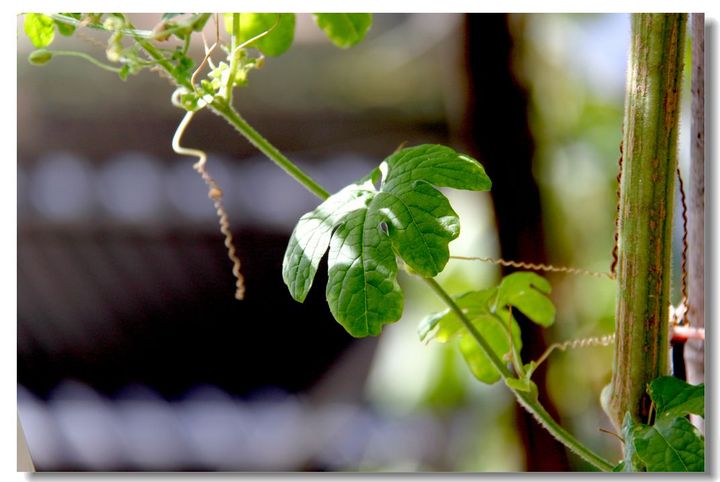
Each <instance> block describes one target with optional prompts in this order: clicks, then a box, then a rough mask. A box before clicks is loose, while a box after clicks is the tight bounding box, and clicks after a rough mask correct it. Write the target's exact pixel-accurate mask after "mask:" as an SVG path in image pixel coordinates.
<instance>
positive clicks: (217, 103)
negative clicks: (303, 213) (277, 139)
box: [209, 97, 330, 201]
mask: <svg viewBox="0 0 720 482" xmlns="http://www.w3.org/2000/svg"><path fill="white" fill-rule="evenodd" d="M209 107H210V108H211V109H212V110H213V111H215V113H217V114H219V115H220V116H221V117H223V118H224V119H225V120H226V121H228V122H229V123H230V125H232V126H233V127H234V128H235V129H236V130H237V131H238V132H239V133H240V134H242V136H243V137H245V138H246V139H247V140H248V141H250V144H252V145H253V146H255V147H257V148H258V149H259V150H260V151H261V152H262V153H263V154H265V155H266V156H267V157H268V158H270V160H271V161H273V162H274V163H275V164H277V165H278V166H279V167H280V168H281V169H282V170H284V171H285V172H287V173H288V174H289V175H290V176H292V178H293V179H295V180H296V181H297V182H299V183H300V184H302V185H303V186H304V187H305V189H307V190H308V191H310V192H311V193H313V194H314V195H316V196H317V197H319V198H320V199H322V200H323V201H324V200H325V199H327V198H329V197H330V193H329V192H327V191H326V190H325V189H323V188H322V186H320V184H318V183H317V182H315V180H313V179H312V178H311V177H310V176H308V175H307V174H305V173H304V172H303V171H302V169H300V168H299V167H297V166H296V165H295V164H294V163H293V162H292V161H291V160H290V159H288V158H287V157H285V156H284V155H283V154H282V153H281V152H280V151H279V150H278V149H277V148H276V147H275V146H273V145H272V144H271V143H270V142H269V141H268V140H267V139H265V138H264V137H263V136H262V135H261V134H260V133H259V132H258V131H256V130H255V129H254V128H253V127H252V126H251V125H250V124H248V123H247V121H246V120H245V119H243V118H242V116H241V115H240V114H239V113H238V111H236V110H235V109H234V108H233V107H232V106H231V105H230V104H228V103H227V102H226V101H225V100H224V99H219V98H217V97H216V98H215V100H214V101H213V102H212V103H211V104H209Z"/></svg>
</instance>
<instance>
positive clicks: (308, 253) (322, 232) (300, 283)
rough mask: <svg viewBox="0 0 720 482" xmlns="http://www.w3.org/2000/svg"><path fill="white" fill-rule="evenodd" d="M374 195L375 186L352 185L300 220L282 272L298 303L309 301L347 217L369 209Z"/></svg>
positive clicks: (286, 252) (290, 243) (286, 251)
mask: <svg viewBox="0 0 720 482" xmlns="http://www.w3.org/2000/svg"><path fill="white" fill-rule="evenodd" d="M373 192H374V187H373V186H372V183H371V182H366V183H358V184H351V185H349V186H347V187H345V188H344V189H342V190H341V191H339V192H337V193H336V194H334V195H332V196H330V197H329V198H328V199H327V200H325V202H323V203H322V204H320V205H319V206H318V207H317V208H315V209H314V210H313V211H310V212H309V213H307V214H305V215H303V216H302V217H301V218H300V221H298V223H297V225H296V226H295V229H294V230H293V233H292V235H291V236H290V242H289V243H288V247H287V249H286V250H285V258H284V260H283V269H282V275H283V281H285V284H286V285H287V287H288V289H289V290H290V295H291V296H292V297H293V298H294V299H295V300H296V301H299V302H301V303H302V302H303V301H305V297H306V296H307V294H308V292H309V291H310V288H311V287H312V283H313V280H314V278H315V273H316V272H317V268H318V265H319V264H320V260H321V259H322V257H323V256H324V255H325V252H326V251H327V249H328V246H329V244H330V237H331V235H332V231H333V229H334V228H335V226H336V225H337V224H338V223H339V222H340V221H341V220H342V219H343V217H344V216H345V215H346V214H347V213H349V212H351V211H355V210H358V209H361V208H363V207H366V204H367V202H368V201H369V200H370V198H371V196H372V194H373Z"/></svg>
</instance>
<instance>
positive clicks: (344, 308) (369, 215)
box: [283, 144, 491, 337]
mask: <svg viewBox="0 0 720 482" xmlns="http://www.w3.org/2000/svg"><path fill="white" fill-rule="evenodd" d="M378 182H379V183H380V188H379V189H376V188H375V185H374V184H375V183H378ZM433 186H437V187H452V188H456V189H468V190H474V191H487V190H489V189H490V187H491V182H490V178H488V176H487V175H486V174H485V170H484V169H483V167H482V166H481V165H480V164H479V163H478V162H477V161H476V160H474V159H472V158H471V157H469V156H466V155H463V154H458V153H457V152H455V151H454V150H453V149H451V148H449V147H445V146H440V145H431V144H425V145H420V146H416V147H410V148H406V149H402V150H400V151H398V152H396V153H394V154H393V155H391V156H389V157H388V158H387V159H385V160H384V161H383V163H382V164H381V165H380V167H378V168H376V169H375V170H373V171H372V172H371V173H370V174H369V175H368V176H367V177H365V178H363V179H361V180H360V181H358V182H357V183H355V184H351V185H350V186H348V187H346V188H345V189H343V190H341V191H339V192H338V193H336V194H334V195H332V196H330V197H329V198H328V199H327V200H326V201H325V202H323V203H322V204H320V206H318V207H317V208H316V209H315V210H313V211H311V212H309V213H307V214H305V215H304V216H302V217H301V218H300V221H299V222H298V224H297V226H296V227H295V230H294V231H293V233H292V236H291V238H290V242H289V244H288V247H287V250H286V252H285V258H284V260H283V279H284V280H285V284H286V285H287V286H288V289H289V290H290V294H291V295H292V296H293V298H295V299H296V300H297V301H300V302H302V301H303V300H304V299H305V297H306V296H307V294H308V292H309V291H310V287H311V286H312V282H313V279H314V277H315V273H316V271H317V269H318V265H319V263H320V259H321V258H322V257H323V255H324V254H325V251H326V250H327V249H328V247H329V248H330V254H329V257H328V277H329V279H328V285H327V290H326V295H327V300H328V305H329V306H330V311H331V312H332V314H333V316H334V317H335V319H336V320H337V321H338V322H339V323H340V324H342V325H343V326H344V327H345V329H346V330H347V331H348V333H350V334H351V335H353V336H356V337H362V336H368V335H378V334H379V333H380V331H381V329H382V326H383V325H384V324H386V323H392V322H394V321H397V320H398V319H399V318H400V316H401V315H402V309H403V295H402V291H401V290H400V286H399V285H398V283H397V281H396V276H397V270H398V264H397V260H396V256H399V257H400V258H401V259H402V260H403V261H404V263H405V264H406V265H407V267H408V269H409V270H411V271H413V272H415V273H417V274H419V275H421V276H423V277H433V276H435V275H437V274H438V273H439V272H440V271H442V270H443V268H444V267H445V264H446V263H447V261H448V259H449V257H450V253H449V248H448V244H449V243H450V241H452V240H453V239H455V238H457V237H458V235H459V234H460V221H459V219H458V216H457V214H456V213H455V211H454V210H453V209H452V207H451V206H450V202H449V201H448V200H447V198H446V197H445V196H444V195H443V194H441V193H440V191H438V190H437V189H435V188H434V187H433Z"/></svg>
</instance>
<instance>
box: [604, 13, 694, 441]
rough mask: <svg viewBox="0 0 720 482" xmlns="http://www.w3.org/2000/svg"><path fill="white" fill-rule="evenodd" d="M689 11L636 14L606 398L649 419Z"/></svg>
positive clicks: (612, 410) (665, 332)
mask: <svg viewBox="0 0 720 482" xmlns="http://www.w3.org/2000/svg"><path fill="white" fill-rule="evenodd" d="M686 21H687V15H686V14H633V16H632V43H631V51H630V62H629V64H628V81H627V92H626V97H625V119H624V133H623V147H624V159H623V171H622V179H621V184H620V189H621V192H620V215H619V233H620V239H619V265H618V285H617V302H616V303H617V304H616V310H615V323H616V328H615V333H616V342H615V359H614V367H613V376H612V382H611V384H610V385H609V386H608V387H607V388H606V390H605V391H604V393H603V405H604V407H605V410H606V412H607V413H608V415H609V417H610V419H611V420H612V421H613V423H614V424H615V426H616V428H618V429H620V427H621V425H622V421H623V417H624V416H625V413H626V412H630V414H631V415H632V417H633V418H634V419H635V420H638V421H646V420H647V418H648V415H649V411H650V400H649V398H648V397H647V395H646V387H647V384H648V383H650V381H651V380H653V379H655V378H657V377H659V376H661V375H666V374H667V373H668V367H669V347H670V345H669V340H668V337H669V326H668V306H669V288H670V255H671V246H670V245H671V228H672V214H673V193H674V186H675V177H674V176H675V169H676V167H677V136H678V114H679V108H678V107H679V106H678V101H679V95H680V90H681V85H682V83H681V81H682V70H683V54H684V46H685V24H686Z"/></svg>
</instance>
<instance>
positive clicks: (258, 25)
mask: <svg viewBox="0 0 720 482" xmlns="http://www.w3.org/2000/svg"><path fill="white" fill-rule="evenodd" d="M224 18H225V29H226V30H227V31H228V32H229V33H232V13H226V14H224ZM266 31H269V33H268V34H267V35H265V36H263V37H262V38H259V39H258V40H256V41H255V42H253V43H252V45H249V46H250V47H254V48H257V49H258V50H260V51H261V52H262V53H263V54H265V55H268V56H270V57H277V56H278V55H282V54H283V53H285V52H286V51H287V50H288V49H289V48H290V46H291V45H292V43H293V38H294V37H295V14H294V13H241V14H240V36H239V39H238V40H239V41H240V42H241V43H243V42H246V41H248V40H250V39H252V38H253V37H256V36H258V35H260V34H261V33H263V32H266Z"/></svg>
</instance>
